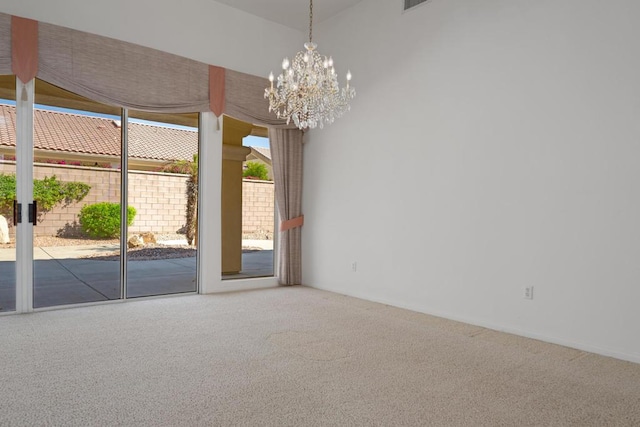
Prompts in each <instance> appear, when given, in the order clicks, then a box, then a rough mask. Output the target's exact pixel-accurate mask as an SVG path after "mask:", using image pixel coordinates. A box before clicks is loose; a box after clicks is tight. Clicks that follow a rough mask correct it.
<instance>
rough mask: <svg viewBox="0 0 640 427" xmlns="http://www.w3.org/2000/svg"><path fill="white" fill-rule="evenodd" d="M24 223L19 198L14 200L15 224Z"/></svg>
mask: <svg viewBox="0 0 640 427" xmlns="http://www.w3.org/2000/svg"><path fill="white" fill-rule="evenodd" d="M20 223H22V203H18V201H17V200H14V201H13V225H18V224H20Z"/></svg>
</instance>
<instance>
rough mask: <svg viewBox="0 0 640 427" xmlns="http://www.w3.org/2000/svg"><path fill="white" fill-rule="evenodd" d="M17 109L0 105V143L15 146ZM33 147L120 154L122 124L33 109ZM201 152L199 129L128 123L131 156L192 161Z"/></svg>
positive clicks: (107, 154) (87, 152) (59, 150)
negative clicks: (199, 150) (199, 149)
mask: <svg viewBox="0 0 640 427" xmlns="http://www.w3.org/2000/svg"><path fill="white" fill-rule="evenodd" d="M15 127H16V108H15V107H14V106H12V105H4V104H0V146H13V147H15V145H16V141H15V134H16V133H15ZM33 139H34V148H36V149H41V150H52V151H58V152H67V153H82V154H96V155H104V156H116V157H119V156H120V126H119V123H114V121H113V120H111V119H106V118H102V117H92V116H85V115H81V114H72V113H63V112H57V111H50V110H40V109H35V110H34V135H33ZM197 152H198V132H197V131H191V130H185V129H177V128H172V127H167V126H153V125H150V124H142V123H129V157H132V158H137V159H147V160H159V161H173V160H191V159H192V158H193V155H194V154H196V153H197Z"/></svg>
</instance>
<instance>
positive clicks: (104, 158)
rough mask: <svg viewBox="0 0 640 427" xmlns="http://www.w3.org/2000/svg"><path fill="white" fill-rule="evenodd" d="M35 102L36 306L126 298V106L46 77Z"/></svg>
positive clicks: (34, 255) (37, 86)
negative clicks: (123, 128)
mask: <svg viewBox="0 0 640 427" xmlns="http://www.w3.org/2000/svg"><path fill="white" fill-rule="evenodd" d="M35 102H36V104H35V108H34V111H33V116H34V121H33V122H34V123H33V127H34V134H33V167H32V169H33V175H32V176H33V198H34V201H35V204H34V209H33V210H34V215H35V219H34V222H33V258H34V261H33V269H34V270H33V307H34V308H42V307H52V306H60V305H68V304H78V303H88V302H98V301H108V300H115V299H119V298H121V296H122V285H121V279H120V271H121V269H120V254H121V251H120V248H121V244H120V240H121V239H120V212H119V207H120V199H121V186H122V174H121V170H120V159H121V157H122V156H121V155H122V137H121V135H122V132H121V124H120V119H121V117H120V115H119V114H118V113H119V111H120V109H118V108H114V107H110V106H107V105H104V104H101V103H98V102H94V101H91V100H89V99H85V98H82V97H79V96H78V95H75V94H73V93H70V92H68V91H64V90H62V89H60V88H57V87H54V86H52V85H49V84H47V83H45V82H42V81H40V80H36V87H35ZM64 106H68V107H69V108H64Z"/></svg>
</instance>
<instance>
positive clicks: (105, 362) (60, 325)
mask: <svg viewBox="0 0 640 427" xmlns="http://www.w3.org/2000/svg"><path fill="white" fill-rule="evenodd" d="M0 425H2V426H14V425H15V426H21V425H28V426H32V425H38V426H44V425H51V426H62V425H77V426H92V425H127V426H134V425H135V426H139V425H153V426H163V425H174V426H190V425H203V426H205V425H206V426H225V425H243V426H307V425H335V426H351V425H354V426H358V425H363V426H365V425H366V426H376V425H379V426H396V425H414V426H417V425H421V426H422V425H436V426H445V425H447V426H448V425H451V426H457V425H467V426H480V425H485V426H526V425H536V426H551V425H562V426H565V425H575V426H609V425H610V426H625V425H626V426H638V425H640V365H638V364H633V363H628V362H623V361H619V360H615V359H611V358H607V357H602V356H596V355H593V354H588V353H584V352H581V351H578V350H573V349H569V348H564V347H560V346H556V345H551V344H545V343H541V342H538V341H534V340H529V339H524V338H518V337H515V336H512V335H507V334H502V333H498V332H494V331H490V330H487V329H483V328H479V327H475V326H470V325H465V324H461V323H456V322H451V321H446V320H442V319H439V318H435V317H430V316H426V315H422V314H418V313H414V312H410V311H406V310H401V309H397V308H392V307H388V306H385V305H381V304H375V303H370V302H366V301H362V300H358V299H354V298H349V297H344V296H340V295H337V294H332V293H328V292H323V291H319V290H314V289H309V288H303V287H294V288H277V289H267V290H261V291H252V292H241V293H240V292H239V293H230V294H224V295H214V296H186V297H177V298H165V299H154V300H146V301H137V302H129V303H124V304H110V305H102V306H95V307H84V308H75V309H68V310H60V311H49V312H42V313H37V314H31V315H18V316H4V317H0Z"/></svg>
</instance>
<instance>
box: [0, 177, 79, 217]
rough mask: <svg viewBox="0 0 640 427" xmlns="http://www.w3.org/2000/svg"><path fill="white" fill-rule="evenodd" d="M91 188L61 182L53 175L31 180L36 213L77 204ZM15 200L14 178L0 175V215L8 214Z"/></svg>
mask: <svg viewBox="0 0 640 427" xmlns="http://www.w3.org/2000/svg"><path fill="white" fill-rule="evenodd" d="M89 190H91V186H90V185H88V184H85V183H83V182H75V181H74V182H61V181H58V178H56V176H55V175H53V176H48V177H45V178H43V179H34V180H33V200H35V201H36V202H38V212H39V213H47V212H49V211H50V210H51V209H53V208H54V207H55V206H56V205H58V204H62V203H64V205H67V206H68V205H70V204H71V203H77V202H79V201H81V200H82V199H84V198H85V196H86V195H87V194H89ZM15 198H16V176H15V175H14V174H10V175H6V174H0V213H2V214H5V215H6V214H9V213H10V212H11V210H12V209H13V201H14V199H15Z"/></svg>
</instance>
